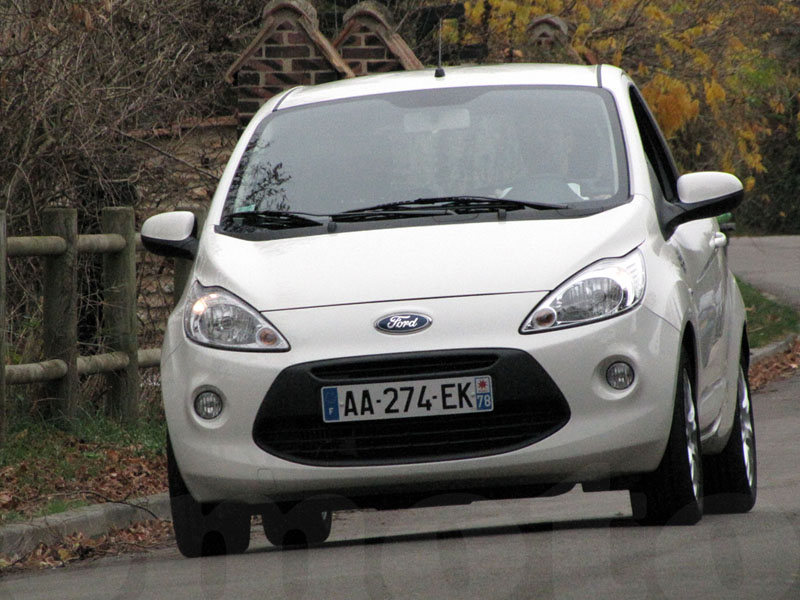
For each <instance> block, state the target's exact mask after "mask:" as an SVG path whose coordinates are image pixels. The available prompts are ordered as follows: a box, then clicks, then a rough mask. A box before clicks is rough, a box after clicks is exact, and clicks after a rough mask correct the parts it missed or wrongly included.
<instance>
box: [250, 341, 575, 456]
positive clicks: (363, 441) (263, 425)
mask: <svg viewBox="0 0 800 600" xmlns="http://www.w3.org/2000/svg"><path fill="white" fill-rule="evenodd" d="M470 375H474V376H478V375H490V376H491V377H492V382H493V391H494V397H495V402H494V406H495V408H494V411H492V412H490V413H470V414H456V415H446V416H436V417H422V418H412V419H391V420H378V421H356V422H345V423H324V422H323V421H322V410H321V391H320V390H321V388H322V387H324V386H329V385H346V384H350V383H354V382H357V381H370V382H373V381H398V380H407V381H410V380H414V379H423V378H432V377H437V378H438V377H460V376H470ZM569 416H570V413H569V408H568V406H567V403H566V400H565V399H564V397H563V395H562V394H561V392H560V391H559V389H558V388H557V386H556V385H555V383H554V382H553V380H552V379H550V377H549V376H548V375H547V373H546V372H545V371H544V369H543V368H542V367H541V366H540V365H539V364H538V363H537V362H536V361H535V360H534V359H533V358H531V356H530V355H529V354H527V353H524V352H521V351H518V350H507V349H492V350H473V351H459V352H429V353H415V354H398V355H389V356H382V357H377V358H376V357H360V358H353V359H342V360H335V361H321V362H316V363H306V364H301V365H295V366H293V367H290V368H288V369H286V370H285V371H283V372H282V373H281V374H280V375H279V376H278V378H277V379H276V380H275V382H274V384H273V385H272V387H271V388H270V390H269V392H268V393H267V395H266V397H265V398H264V401H263V403H262V405H261V408H260V409H259V412H258V415H257V417H256V421H255V423H254V427H253V438H254V440H255V442H256V443H257V444H258V446H259V447H261V448H262V449H263V450H265V451H266V452H269V453H271V454H274V455H276V456H279V457H281V458H285V459H287V460H291V461H294V462H299V463H303V464H309V465H317V466H349V465H378V464H400V463H413V462H426V461H440V460H453V459H459V458H468V457H476V456H486V455H490V454H499V453H502V452H508V451H511V450H514V449H518V448H521V447H524V446H527V445H530V444H533V443H535V442H537V441H539V440H541V439H543V438H545V437H547V436H549V435H552V434H553V433H555V432H556V431H558V430H559V429H560V428H561V427H563V426H564V425H565V424H566V423H567V421H568V420H569Z"/></svg>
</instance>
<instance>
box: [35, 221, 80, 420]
mask: <svg viewBox="0 0 800 600" xmlns="http://www.w3.org/2000/svg"><path fill="white" fill-rule="evenodd" d="M42 228H43V230H44V234H45V235H57V236H59V237H61V238H63V239H64V241H65V242H66V244H67V247H66V250H65V251H64V253H63V254H59V255H51V256H47V257H46V258H45V259H44V286H43V292H44V302H43V313H44V336H43V337H44V347H45V353H46V354H47V357H46V358H49V359H54V358H57V359H60V360H63V361H64V362H65V363H66V364H67V374H66V375H65V376H64V377H62V378H60V379H56V380H54V381H52V382H49V383H48V384H47V385H46V389H47V395H48V401H49V406H48V407H47V409H46V410H47V411H48V412H49V414H48V415H47V416H48V417H56V418H58V419H66V421H67V422H66V425H67V426H69V425H70V424H71V423H72V421H73V419H74V418H75V416H76V411H77V406H78V301H77V298H78V285H77V267H78V248H77V242H78V211H77V210H76V209H74V208H47V209H45V210H44V211H42Z"/></svg>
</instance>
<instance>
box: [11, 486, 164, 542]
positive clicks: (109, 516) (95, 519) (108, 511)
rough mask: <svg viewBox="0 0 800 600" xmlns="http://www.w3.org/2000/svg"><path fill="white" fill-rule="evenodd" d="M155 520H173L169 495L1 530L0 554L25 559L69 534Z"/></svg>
mask: <svg viewBox="0 0 800 600" xmlns="http://www.w3.org/2000/svg"><path fill="white" fill-rule="evenodd" d="M154 518H158V519H171V515H170V511H169V495H168V494H167V493H166V492H164V493H161V494H155V495H153V496H147V497H145V498H139V499H136V500H132V501H130V502H124V503H123V502H109V503H105V504H93V505H91V506H84V507H81V508H77V509H74V510H70V511H67V512H64V513H59V514H55V515H50V516H47V517H39V518H36V519H33V520H31V521H29V522H27V523H19V524H14V525H6V526H5V527H0V552H1V553H3V554H5V555H8V556H11V555H18V556H22V555H24V554H27V553H28V552H30V551H32V550H34V549H35V548H36V547H37V546H38V545H39V544H42V543H43V544H46V545H50V544H54V543H57V542H60V541H62V540H64V538H66V537H67V536H68V535H73V534H76V533H82V534H83V535H85V536H87V537H95V536H100V535H105V534H107V533H108V532H109V531H110V530H111V529H113V528H117V529H122V528H125V527H129V526H131V525H133V524H135V523H139V522H141V521H147V520H149V519H154Z"/></svg>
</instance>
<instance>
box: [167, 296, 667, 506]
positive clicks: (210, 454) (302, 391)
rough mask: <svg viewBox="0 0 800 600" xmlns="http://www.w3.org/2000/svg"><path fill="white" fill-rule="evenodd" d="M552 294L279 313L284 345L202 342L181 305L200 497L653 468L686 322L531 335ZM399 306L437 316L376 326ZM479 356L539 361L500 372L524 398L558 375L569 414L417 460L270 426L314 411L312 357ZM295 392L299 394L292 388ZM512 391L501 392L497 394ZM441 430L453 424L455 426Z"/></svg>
mask: <svg viewBox="0 0 800 600" xmlns="http://www.w3.org/2000/svg"><path fill="white" fill-rule="evenodd" d="M540 299H541V295H540V294H536V293H531V294H513V295H503V296H489V297H485V296H484V297H469V298H445V299H435V300H428V301H417V302H415V303H413V304H412V305H409V303H403V304H402V305H400V304H397V303H380V304H373V305H351V306H339V307H325V308H314V309H303V310H293V311H281V312H277V313H269V314H268V315H267V316H268V318H269V319H270V321H271V322H272V323H273V324H274V325H276V326H277V327H278V329H279V330H280V331H281V332H283V333H284V334H285V335H286V336H287V337H288V338H289V340H290V343H291V344H292V348H293V349H292V350H291V351H290V352H286V353H248V352H230V351H222V350H216V349H213V348H206V347H202V346H198V345H196V344H194V343H192V342H189V341H188V340H186V339H185V337H184V335H183V331H182V325H181V319H180V315H175V316H174V317H173V318H172V319H171V320H170V324H169V328H168V333H167V337H166V339H165V346H164V353H163V359H162V389H163V395H164V405H165V410H166V415H167V421H168V427H169V431H170V436H171V440H172V445H173V449H174V452H175V456H176V459H177V462H178V465H179V467H180V469H181V473H182V475H183V477H184V479H185V481H186V483H187V485H188V487H189V489H190V490H191V492H192V495H193V496H194V497H195V498H196V499H197V500H199V501H206V502H211V501H221V500H235V501H241V502H247V503H253V504H258V503H262V502H265V501H268V500H281V499H294V500H299V499H302V498H304V497H307V496H315V495H320V494H334V495H337V496H340V497H350V496H354V495H381V494H386V495H389V494H397V493H398V492H399V491H402V490H417V491H420V492H429V493H431V494H432V495H433V494H436V493H439V492H445V491H453V490H459V489H478V488H481V489H485V488H489V487H496V488H503V487H524V486H537V485H556V484H562V483H582V482H596V481H599V480H603V479H606V478H609V477H614V476H621V475H628V474H635V473H642V472H648V471H652V470H654V469H655V468H656V466H657V465H658V462H659V461H660V459H661V456H662V455H663V451H664V448H665V446H666V440H667V437H668V434H669V428H670V423H671V417H672V407H673V398H674V385H675V380H676V377H675V372H676V369H677V357H678V355H679V344H680V336H679V332H678V331H677V330H675V329H674V328H673V327H672V326H671V325H669V324H668V323H667V322H666V321H664V320H663V319H661V318H660V317H658V316H657V315H655V314H654V313H652V312H651V311H650V310H648V309H647V308H646V307H644V306H642V307H639V308H638V309H636V310H634V311H632V312H630V313H628V314H625V315H622V316H620V317H617V318H613V319H609V320H607V321H603V322H599V323H594V324H590V325H585V326H582V327H575V328H571V329H565V330H560V331H551V332H546V333H539V334H533V335H520V334H519V333H518V331H517V328H518V327H519V320H520V319H521V318H522V317H523V316H524V315H525V314H527V312H528V311H529V310H530V308H531V307H532V306H534V305H535V304H536V303H537V302H538V300H540ZM398 311H413V312H421V313H423V314H428V315H431V316H432V317H433V319H434V325H433V326H432V327H431V328H429V329H427V330H425V331H423V332H420V333H418V334H413V335H406V336H387V335H384V334H381V333H379V332H377V331H376V330H375V329H374V328H373V327H372V323H374V322H375V321H376V320H377V319H378V318H379V317H380V316H382V315H385V314H388V313H392V312H398ZM507 315H510V316H507ZM332 324H337V325H332ZM345 325H348V326H347V327H346V326H345ZM475 354H478V355H486V354H490V355H493V356H495V357H497V356H500V357H507V358H506V359H504V360H511V361H512V362H513V361H517V363H515V364H517V366H516V367H515V369H517V370H516V371H515V370H514V369H512V370H511V371H509V373H524V372H525V366H524V364H523V363H525V364H528V365H536V367H531V369H532V370H529V371H528V373H529V374H530V379H529V380H528V381H526V380H525V378H524V377H522V378H521V379H519V380H518V379H517V377H516V376H515V377H514V378H513V380H512V379H509V378H508V376H507V375H503V376H500V375H498V377H499V379H497V381H498V383H499V384H500V382H503V383H502V384H501V385H502V386H505V389H506V390H511V389H513V390H515V391H514V394H516V396H517V399H516V400H515V402H517V403H521V404H525V403H526V402H528V403H530V402H535V401H536V398H537V395H536V394H535V393H534V394H528V395H526V394H525V388H526V387H530V386H533V387H536V388H537V389H539V390H541V386H542V385H545V387H547V386H550V388H548V389H547V390H546V393H545V396H547V397H551V398H552V402H551V403H552V405H553V406H554V407H555V408H559V403H560V402H563V404H564V406H563V407H562V408H563V409H564V410H563V411H562V412H561V413H559V414H560V415H561V416H559V415H556V419H555V421H554V422H553V423H552V424H548V425H547V426H546V427H543V428H542V429H541V430H539V431H534V432H533V433H531V432H527V433H529V434H530V435H528V437H527V438H526V439H524V440H516V441H514V442H513V443H509V444H507V445H505V446H503V445H500V446H494V447H491V448H488V449H487V448H479V447H477V446H476V447H475V448H474V449H470V448H469V444H466V445H464V444H462V445H461V446H460V447H459V449H458V451H457V452H453V453H451V454H449V455H437V456H435V457H433V459H432V455H430V454H426V451H422V452H419V453H417V454H416V455H413V452H412V451H411V450H409V454H408V456H407V460H403V459H402V457H399V456H389V457H388V458H387V457H385V456H384V457H377V458H373V459H371V460H370V459H369V457H368V456H367V455H368V452H367V453H366V454H364V456H367V459H365V458H364V456H362V457H361V458H352V457H345V458H342V457H341V456H338V457H337V456H334V457H333V458H331V457H328V458H326V459H323V460H314V459H308V458H300V457H298V456H297V455H294V454H292V453H291V452H287V451H285V450H280V449H276V448H274V447H272V445H271V444H272V442H271V439H270V435H269V433H268V430H269V429H270V427H272V430H273V431H277V430H278V429H280V427H281V422H282V419H283V418H284V417H285V416H286V415H287V414H291V413H293V412H294V413H296V414H297V415H303V416H304V417H303V418H306V417H307V415H308V413H309V410H310V411H312V412H313V411H315V409H314V404H315V403H316V402H319V401H320V400H319V393H318V392H316V391H314V388H313V384H309V382H308V381H305V382H303V381H301V380H298V379H293V378H292V377H291V374H292V373H298V372H301V371H302V370H303V368H304V366H307V365H308V364H343V361H342V359H349V358H352V357H370V360H380V359H382V358H387V357H397V356H398V355H399V356H404V357H406V358H409V357H416V358H415V359H416V360H417V361H418V362H419V363H420V364H424V363H425V359H426V357H431V356H439V357H442V356H446V357H452V358H455V357H458V356H469V355H475ZM508 357H511V358H508ZM665 357H666V358H665ZM617 360H625V361H627V362H629V363H630V364H631V365H632V366H633V367H634V370H635V373H636V378H635V381H634V384H633V385H632V386H631V387H630V388H628V389H627V390H624V391H616V390H613V389H612V388H610V387H609V386H608V385H607V384H606V383H605V371H606V369H607V368H608V366H609V365H610V364H611V363H612V362H615V361H617ZM520 361H521V362H520ZM344 362H347V361H344ZM445 362H447V361H445ZM450 362H453V361H450ZM501 362H502V361H501ZM485 368H486V367H484V366H481V367H480V369H485ZM537 369H540V371H541V372H538V371H537ZM287 374H288V375H287ZM287 377H289V378H288V380H287V379H286V378H287ZM301 379H302V378H301ZM393 379H395V380H396V379H397V377H394V378H393ZM340 381H341V379H340ZM276 382H277V385H276ZM309 385H311V387H310V388H309ZM207 389H213V390H215V391H217V392H218V393H220V395H222V397H223V399H224V401H225V409H224V411H223V413H222V415H220V417H218V418H217V419H215V420H213V421H202V420H201V419H200V418H198V417H197V416H196V415H195V414H194V411H193V408H192V404H193V400H194V397H195V396H196V394H197V393H199V392H200V391H203V390H207ZM276 389H279V390H283V391H281V393H280V394H279V396H280V397H281V402H282V403H283V408H282V409H281V410H283V411H284V412H283V413H281V412H280V411H277V412H270V410H267V409H265V408H263V407H265V406H274V403H270V402H266V401H265V399H266V400H268V399H269V397H270V394H273V396H274V395H275V393H276V392H275V390H276ZM500 389H501V388H500ZM270 390H272V391H270ZM292 391H294V393H296V394H297V397H296V398H293V397H290V393H291V392H292ZM504 394H505V395H506V396H507V397H508V394H506V393H505V392H504ZM502 397H503V394H498V395H497V398H498V401H497V402H501V401H502ZM559 398H560V400H559ZM298 407H299V408H298ZM309 407H310V408H309ZM559 410H560V409H559ZM259 411H261V414H259ZM556 412H557V413H558V412H559V411H558V410H556ZM317 414H318V415H319V417H318V420H319V423H317V426H316V427H317V429H319V430H322V431H325V428H326V427H328V426H327V425H324V424H322V423H321V420H322V419H321V410H319V411H317ZM564 414H566V418H562V416H563V415H564ZM447 418H449V417H440V418H439V419H447ZM428 419H431V421H432V420H433V419H434V418H432V417H431V418H422V419H417V420H416V422H413V423H412V422H410V421H406V423H409V424H410V427H414V428H423V429H424V428H425V427H429V426H432V423H426V421H428ZM559 419H560V420H559ZM257 422H258V424H257V425H256V427H255V429H256V438H258V439H259V442H258V443H257V442H256V440H255V439H254V424H256V423H257ZM370 423H371V425H370V427H372V426H375V425H376V424H377V425H378V426H380V423H376V422H370ZM400 423H402V422H400ZM393 426H397V422H395V424H394V425H393ZM259 428H260V429H259ZM440 429H443V430H446V429H447V427H446V424H445V426H444V427H442V428H440ZM259 430H260V431H261V433H260V434H259ZM422 437H425V436H422ZM457 437H458V436H455V437H453V438H452V439H455V438H457ZM265 447H266V448H269V449H270V452H267V451H265V450H264V448H265Z"/></svg>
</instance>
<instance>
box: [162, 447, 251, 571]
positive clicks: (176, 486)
mask: <svg viewBox="0 0 800 600" xmlns="http://www.w3.org/2000/svg"><path fill="white" fill-rule="evenodd" d="M167 479H168V482H169V504H170V509H171V511H172V527H173V528H174V530H175V541H176V542H177V544H178V550H180V552H181V554H183V555H184V556H185V557H187V558H196V557H198V556H215V555H219V554H241V553H242V552H244V551H245V550H247V547H248V546H249V545H250V514H249V513H248V512H246V511H244V510H242V509H241V508H240V507H237V506H235V505H230V504H208V503H202V502H197V501H196V500H195V499H194V498H193V497H192V495H191V493H190V492H189V488H188V487H186V483H185V482H184V480H183V476H182V475H181V472H180V470H179V469H178V463H177V462H176V461H175V455H174V454H173V452H172V444H171V443H170V440H169V437H167Z"/></svg>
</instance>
